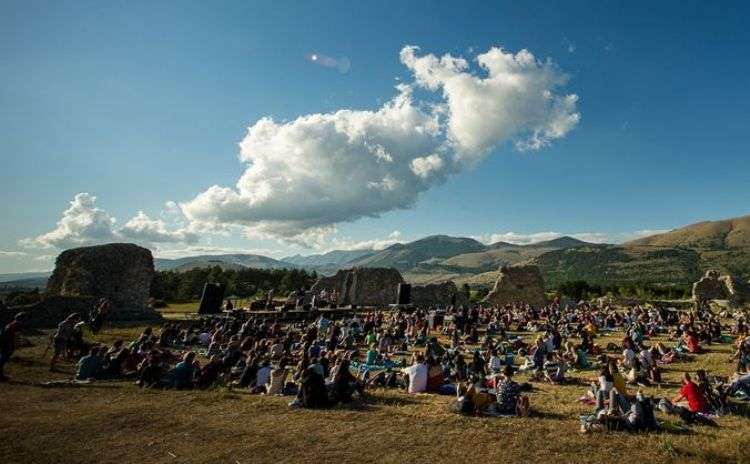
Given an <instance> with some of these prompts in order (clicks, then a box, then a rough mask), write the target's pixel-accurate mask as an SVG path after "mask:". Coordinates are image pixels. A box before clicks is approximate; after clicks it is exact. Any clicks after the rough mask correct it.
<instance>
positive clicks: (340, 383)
mask: <svg viewBox="0 0 750 464" xmlns="http://www.w3.org/2000/svg"><path fill="white" fill-rule="evenodd" d="M354 392H357V393H359V395H360V397H362V395H363V394H364V388H363V387H362V384H361V383H360V382H359V381H358V380H357V378H356V377H354V376H353V375H352V373H351V371H350V370H349V359H347V358H343V359H341V360H340V361H339V364H338V366H337V369H336V373H335V375H334V376H333V383H332V385H331V400H332V402H333V403H334V404H335V403H349V402H351V400H352V394H353V393H354Z"/></svg>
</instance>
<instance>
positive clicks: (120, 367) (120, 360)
mask: <svg viewBox="0 0 750 464" xmlns="http://www.w3.org/2000/svg"><path fill="white" fill-rule="evenodd" d="M129 357H130V350H129V349H127V348H123V349H121V350H120V351H118V352H117V354H115V355H114V356H111V357H110V358H109V360H108V361H106V362H105V364H104V368H103V369H102V371H101V376H100V377H101V378H103V379H109V380H117V379H121V378H122V377H123V376H124V375H125V365H126V362H127V360H128V358H129Z"/></svg>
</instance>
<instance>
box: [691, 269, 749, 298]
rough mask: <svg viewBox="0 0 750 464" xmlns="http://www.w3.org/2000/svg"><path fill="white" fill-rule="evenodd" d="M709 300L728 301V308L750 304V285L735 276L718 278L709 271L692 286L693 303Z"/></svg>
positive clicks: (716, 274) (714, 272) (714, 273)
mask: <svg viewBox="0 0 750 464" xmlns="http://www.w3.org/2000/svg"><path fill="white" fill-rule="evenodd" d="M711 300H729V304H730V306H742V305H745V304H750V283H747V282H744V281H742V280H740V279H738V278H737V277H735V276H731V275H724V276H720V275H719V273H718V272H717V271H714V270H709V271H706V274H705V275H704V276H703V277H702V278H701V279H700V280H699V281H697V282H695V283H694V284H693V302H695V303H696V304H699V303H702V302H706V301H711Z"/></svg>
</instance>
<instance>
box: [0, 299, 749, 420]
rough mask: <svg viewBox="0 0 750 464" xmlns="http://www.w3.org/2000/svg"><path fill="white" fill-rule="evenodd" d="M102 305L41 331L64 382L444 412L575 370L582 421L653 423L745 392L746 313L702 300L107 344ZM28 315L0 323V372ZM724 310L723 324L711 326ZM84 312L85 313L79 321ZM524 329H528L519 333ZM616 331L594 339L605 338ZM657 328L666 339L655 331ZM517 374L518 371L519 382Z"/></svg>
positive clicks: (200, 324)
mask: <svg viewBox="0 0 750 464" xmlns="http://www.w3.org/2000/svg"><path fill="white" fill-rule="evenodd" d="M108 307H109V305H108V303H106V302H100V304H99V305H97V308H96V310H95V311H94V312H93V313H92V315H88V316H87V317H81V316H80V315H78V314H71V315H70V316H69V317H67V318H66V319H65V320H63V321H61V322H60V324H59V325H58V327H57V329H56V330H55V331H54V333H53V334H52V337H51V341H50V347H51V348H52V349H53V353H52V356H51V359H50V369H51V370H53V371H54V370H56V369H58V363H59V362H60V361H61V360H72V361H75V363H76V373H75V381H77V382H89V381H92V380H95V381H97V380H107V379H110V380H113V379H114V380H123V379H129V380H131V381H134V382H135V383H136V384H137V385H139V386H140V387H142V388H154V389H168V388H171V389H180V390H185V389H205V388H211V387H214V386H225V387H227V388H232V389H242V390H245V391H247V392H249V393H252V394H265V395H279V396H287V397H288V399H289V404H290V406H293V407H305V408H325V407H331V406H333V405H336V404H338V403H350V402H352V401H363V400H365V398H366V392H367V390H368V389H371V388H376V387H377V388H393V389H402V390H403V391H405V392H406V393H409V394H417V393H434V394H443V395H452V396H453V397H454V400H453V401H452V402H451V408H452V410H454V411H455V412H458V413H463V414H472V415H488V416H497V415H500V416H527V415H530V414H532V413H533V394H532V391H533V387H532V383H534V382H543V383H547V384H549V385H550V386H551V387H552V388H554V387H555V386H557V385H563V384H567V383H569V382H570V381H571V378H570V376H571V375H574V376H576V377H577V378H578V379H579V380H580V376H581V375H583V376H584V378H591V385H590V387H589V388H587V390H586V392H585V395H584V396H583V397H582V398H581V399H580V401H581V402H583V403H586V404H590V405H591V406H593V408H594V410H593V411H592V413H591V414H586V415H584V416H582V418H581V429H582V431H584V432H590V431H594V430H598V429H607V430H610V429H617V430H654V429H656V428H659V423H658V422H657V420H656V418H655V415H654V410H655V409H659V410H661V411H663V412H665V413H667V414H672V415H675V416H677V417H679V418H680V419H681V420H682V421H683V422H685V423H687V424H694V423H696V424H715V422H714V418H715V417H716V416H718V415H720V414H724V413H726V412H728V411H729V409H730V408H729V401H730V399H731V398H733V397H737V398H742V397H744V398H750V373H749V369H750V337H748V332H749V331H748V325H747V323H746V322H745V321H747V314H746V313H744V312H737V313H735V314H726V313H725V314H716V313H714V312H712V311H710V310H709V309H707V308H699V309H698V310H693V311H676V310H669V309H664V308H661V309H660V308H656V307H651V306H634V307H630V308H626V309H621V308H617V309H616V308H613V307H609V306H606V305H605V306H601V305H595V304H587V303H581V304H577V305H563V304H560V302H559V301H555V302H553V303H552V304H550V305H548V306H545V307H541V308H534V307H532V306H530V305H527V304H516V305H506V306H502V307H498V306H487V305H481V304H479V305H472V306H459V307H455V308H454V307H448V308H446V309H444V310H443V309H440V310H438V309H437V308H418V309H415V310H412V311H402V310H397V309H396V310H387V311H369V312H363V313H359V314H353V315H348V316H345V317H341V318H339V319H336V320H331V319H329V318H328V317H327V316H326V315H325V314H323V313H321V314H318V315H317V317H316V318H315V319H314V320H307V321H303V322H281V321H279V320H274V319H271V318H264V317H258V316H255V315H253V314H252V313H242V312H236V311H235V312H233V313H232V314H235V315H237V314H242V315H243V316H241V317H240V316H231V317H230V316H219V317H205V318H201V319H196V320H190V321H183V322H167V323H165V324H164V325H162V326H161V327H159V328H158V329H151V328H147V329H145V330H143V332H142V333H141V334H140V335H139V336H138V337H137V338H135V339H133V340H130V341H126V340H119V341H116V342H114V343H113V344H112V345H110V346H107V345H103V344H98V343H93V342H91V341H90V340H87V333H88V332H87V331H86V330H85V329H86V327H88V328H90V329H91V331H92V332H93V333H98V331H99V330H101V327H102V323H103V320H104V319H105V315H106V313H107V311H108ZM24 319H25V315H24V314H19V315H18V316H17V317H16V318H15V319H14V321H13V322H11V323H10V324H8V325H7V326H5V327H4V328H3V331H2V352H1V353H0V375H3V370H2V368H3V366H4V365H5V363H6V362H7V360H8V359H9V358H10V355H11V354H12V353H13V350H14V349H15V346H16V340H17V339H18V335H19V333H20V331H21V328H22V326H23V323H24ZM722 319H723V320H725V321H726V320H732V321H733V323H732V325H731V326H726V325H722ZM84 320H85V322H84ZM530 334H531V337H529V335H530ZM605 335H606V336H608V339H609V340H612V339H613V338H614V339H616V340H618V341H619V343H612V342H610V343H607V344H606V345H604V346H602V344H599V343H597V342H598V340H600V339H601V338H602V336H605ZM656 337H659V338H661V339H664V338H666V339H668V340H670V342H667V343H666V344H669V345H672V344H673V345H674V346H673V347H667V346H666V344H665V343H664V342H657V341H654V342H652V340H653V339H654V338H656ZM716 343H734V344H735V347H736V352H735V355H734V356H733V357H732V359H731V360H728V361H730V362H732V363H734V365H735V367H736V369H735V371H736V372H735V376H734V379H732V380H729V379H725V378H721V377H718V376H715V375H710V374H709V373H707V372H705V371H703V370H698V371H697V372H695V373H694V374H690V373H685V375H684V377H683V379H682V385H681V387H680V391H679V395H677V396H675V397H673V398H651V397H648V396H646V395H645V394H644V393H643V389H644V388H645V387H648V386H650V385H654V384H662V383H663V379H662V372H663V369H664V366H665V365H667V364H671V363H676V362H684V361H687V360H690V359H692V358H694V357H696V356H702V355H703V354H704V353H705V351H706V347H707V346H710V345H712V344H716ZM519 373H524V374H526V376H527V377H528V381H526V382H519V381H517V380H516V378H517V377H518V374H519Z"/></svg>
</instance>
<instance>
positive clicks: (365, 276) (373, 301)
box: [310, 267, 404, 306]
mask: <svg viewBox="0 0 750 464" xmlns="http://www.w3.org/2000/svg"><path fill="white" fill-rule="evenodd" d="M403 282H404V279H403V277H401V273H400V272H398V270H396V269H393V268H370V267H355V268H352V269H342V270H340V271H338V272H337V273H336V274H335V275H333V276H330V277H323V278H321V279H319V280H318V281H317V282H316V283H315V285H313V287H312V289H311V291H310V295H311V296H312V295H317V294H319V293H320V292H321V291H322V290H323V289H325V290H326V292H328V293H329V294H331V293H333V292H334V290H335V291H336V292H337V293H338V294H339V301H338V303H339V304H340V305H350V304H355V305H360V306H385V305H389V304H393V303H396V300H397V298H398V285H399V284H401V283H403Z"/></svg>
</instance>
